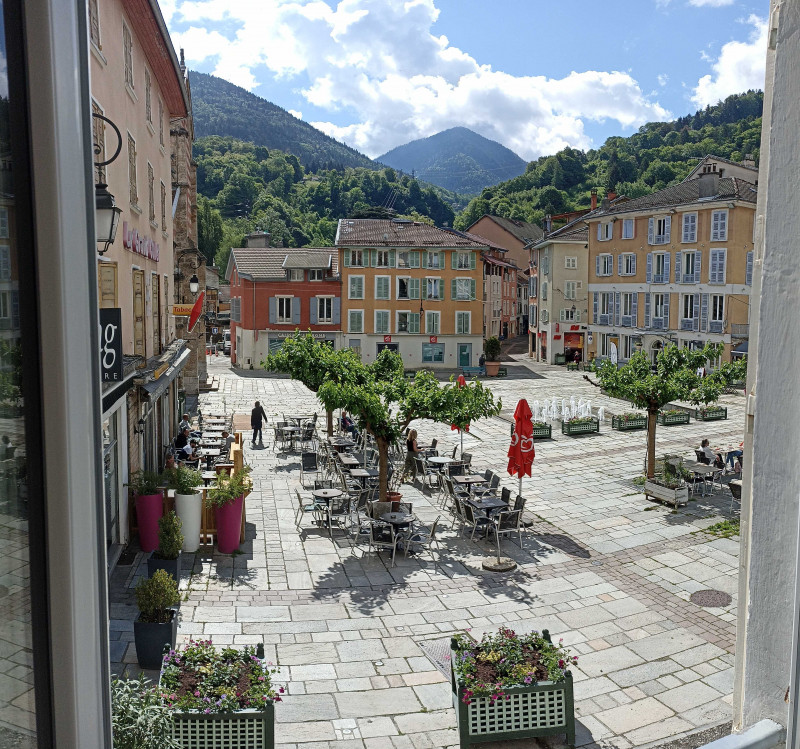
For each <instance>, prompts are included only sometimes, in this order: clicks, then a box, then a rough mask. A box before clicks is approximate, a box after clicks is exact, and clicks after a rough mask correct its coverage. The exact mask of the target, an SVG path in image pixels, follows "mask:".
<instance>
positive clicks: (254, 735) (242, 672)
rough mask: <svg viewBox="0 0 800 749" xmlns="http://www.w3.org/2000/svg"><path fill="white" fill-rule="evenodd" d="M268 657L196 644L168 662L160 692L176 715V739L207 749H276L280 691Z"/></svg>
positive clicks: (171, 654)
mask: <svg viewBox="0 0 800 749" xmlns="http://www.w3.org/2000/svg"><path fill="white" fill-rule="evenodd" d="M258 653H260V655H262V656H263V652H260V651H257V650H256V648H255V647H253V646H252V645H247V646H245V647H244V648H242V649H241V650H239V649H236V648H232V647H225V648H222V649H221V650H220V649H217V648H215V647H214V646H213V644H212V642H211V640H200V641H195V640H191V641H190V642H189V644H188V645H186V646H185V647H183V648H180V649H178V650H171V651H170V652H169V653H167V655H165V656H164V661H163V664H162V667H161V679H160V681H159V691H160V693H161V700H162V703H163V704H164V705H165V706H166V707H167V709H168V710H169V711H170V712H171V713H172V732H171V733H172V738H173V739H175V740H176V741H177V742H178V745H179V746H185V747H203V749H222V747H225V749H234V748H235V747H241V749H256V748H258V749H272V747H274V745H275V706H274V705H275V703H276V702H280V701H281V697H280V695H281V694H282V693H283V692H284V688H283V687H280V688H277V689H276V688H275V686H274V685H273V683H272V675H273V674H274V673H275V672H276V670H277V669H272V668H269V667H268V666H266V665H265V664H264V662H263V660H262V659H261V657H259V655H258Z"/></svg>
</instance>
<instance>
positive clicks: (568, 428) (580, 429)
mask: <svg viewBox="0 0 800 749" xmlns="http://www.w3.org/2000/svg"><path fill="white" fill-rule="evenodd" d="M593 432H596V433H597V434H600V419H598V418H597V417H595V416H592V417H591V421H579V422H577V423H576V422H573V421H562V422H561V434H567V435H569V436H570V437H573V436H575V435H576V434H592V433H593Z"/></svg>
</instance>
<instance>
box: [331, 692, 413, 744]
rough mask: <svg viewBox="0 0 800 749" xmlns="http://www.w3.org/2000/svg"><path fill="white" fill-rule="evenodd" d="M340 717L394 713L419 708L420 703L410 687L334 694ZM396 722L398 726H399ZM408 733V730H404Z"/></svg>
mask: <svg viewBox="0 0 800 749" xmlns="http://www.w3.org/2000/svg"><path fill="white" fill-rule="evenodd" d="M334 698H335V699H336V704H337V706H338V708H339V714H340V716H341V717H342V718H361V717H363V716H365V715H396V714H398V713H406V712H410V711H416V710H419V709H420V707H421V705H420V703H419V700H418V699H417V697H416V695H415V694H414V690H413V689H411V687H399V688H397V689H373V690H372V691H369V692H348V693H346V694H335V695H334ZM399 725H400V724H399V723H398V727H399ZM404 733H409V731H404Z"/></svg>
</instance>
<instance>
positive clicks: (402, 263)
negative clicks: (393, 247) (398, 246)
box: [395, 250, 411, 268]
mask: <svg viewBox="0 0 800 749" xmlns="http://www.w3.org/2000/svg"><path fill="white" fill-rule="evenodd" d="M395 265H396V266H397V267H398V268H410V267H411V250H397V252H396V254H395Z"/></svg>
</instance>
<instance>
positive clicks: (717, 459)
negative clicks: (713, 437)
mask: <svg viewBox="0 0 800 749" xmlns="http://www.w3.org/2000/svg"><path fill="white" fill-rule="evenodd" d="M700 448H701V449H702V451H703V455H705V456H706V458H708V462H709V464H710V465H712V466H718V467H719V468H724V466H725V464H724V463H723V462H722V457H721V456H720V455H718V454H717V453H715V452H714V451H713V450H712V449H711V448H710V447H709V446H708V440H703V441H702V442H701V443H700Z"/></svg>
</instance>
